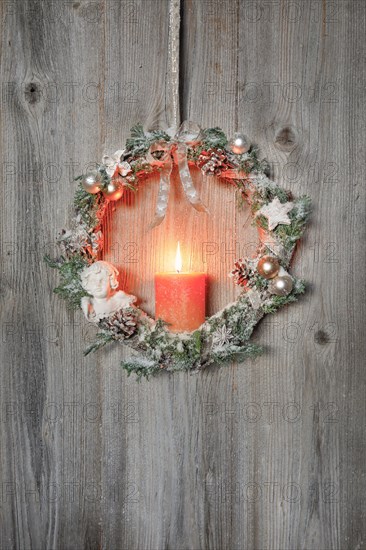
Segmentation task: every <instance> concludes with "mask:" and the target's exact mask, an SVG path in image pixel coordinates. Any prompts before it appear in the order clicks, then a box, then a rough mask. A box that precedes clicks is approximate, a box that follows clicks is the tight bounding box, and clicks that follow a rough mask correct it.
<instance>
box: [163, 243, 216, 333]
mask: <svg viewBox="0 0 366 550" xmlns="http://www.w3.org/2000/svg"><path fill="white" fill-rule="evenodd" d="M205 305H206V274H205V273H188V272H182V271H181V260H180V249H179V243H178V249H177V261H176V271H175V272H172V273H156V274H155V319H162V320H163V321H165V322H166V323H168V324H169V325H168V328H169V330H171V331H172V332H181V331H182V332H183V331H187V332H191V331H193V330H195V329H197V328H198V327H199V326H201V325H202V323H204V321H205Z"/></svg>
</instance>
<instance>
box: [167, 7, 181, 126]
mask: <svg viewBox="0 0 366 550" xmlns="http://www.w3.org/2000/svg"><path fill="white" fill-rule="evenodd" d="M180 3H181V0H169V77H168V78H169V92H170V100H171V107H170V109H171V111H172V112H171V120H169V125H171V126H175V127H176V128H178V127H179V124H180V112H179V33H180Z"/></svg>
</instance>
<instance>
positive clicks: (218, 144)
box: [45, 123, 310, 378]
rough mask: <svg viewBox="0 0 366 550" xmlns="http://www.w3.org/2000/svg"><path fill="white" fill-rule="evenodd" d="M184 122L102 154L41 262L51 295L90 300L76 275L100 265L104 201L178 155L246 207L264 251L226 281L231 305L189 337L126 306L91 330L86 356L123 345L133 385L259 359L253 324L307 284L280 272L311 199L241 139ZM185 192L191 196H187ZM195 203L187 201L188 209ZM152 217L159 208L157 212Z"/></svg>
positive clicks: (136, 131)
mask: <svg viewBox="0 0 366 550" xmlns="http://www.w3.org/2000/svg"><path fill="white" fill-rule="evenodd" d="M185 124H187V123H184V124H183V125H182V127H181V129H180V131H179V132H178V133H174V132H172V131H171V130H166V131H164V130H153V131H149V132H147V131H144V129H143V127H142V125H141V124H137V125H136V126H135V127H133V128H132V129H131V135H130V137H129V138H128V139H127V142H126V148H125V149H124V150H123V151H118V152H117V153H116V154H115V155H114V157H112V158H111V157H104V159H103V162H102V163H101V164H98V165H97V169H96V170H95V171H94V172H93V173H91V174H87V175H82V176H79V177H77V178H75V179H76V180H77V181H78V187H77V189H76V192H75V197H74V207H75V211H76V216H75V218H74V219H73V223H72V228H71V229H70V230H64V231H63V232H62V233H61V235H60V236H59V238H58V244H59V245H60V247H61V255H60V256H59V257H58V258H56V259H51V258H50V257H46V258H45V260H46V261H47V263H48V265H49V266H50V267H53V268H56V269H58V271H59V274H60V279H61V280H60V284H59V286H57V288H55V289H54V292H55V293H57V294H58V295H59V296H60V297H62V298H64V299H65V300H67V302H68V304H69V306H70V307H71V308H79V307H81V302H82V298H83V297H84V296H87V295H88V293H87V292H86V291H85V289H84V288H83V286H82V280H81V276H82V272H83V270H84V269H86V268H87V267H88V266H90V265H91V264H93V263H94V262H96V261H97V260H98V258H100V252H101V250H102V246H103V235H102V222H103V218H104V215H105V213H106V211H107V207H108V205H109V203H110V201H111V200H118V198H120V197H121V196H122V194H123V192H124V190H125V189H131V190H133V191H137V190H138V189H139V187H140V184H141V183H142V181H143V180H144V179H145V178H147V177H148V176H149V175H150V174H152V173H158V172H160V173H161V172H162V171H164V166H165V161H166V160H167V158H169V161H170V162H172V161H171V159H172V158H173V159H174V160H176V157H175V155H176V154H177V152H178V154H179V150H180V155H181V159H182V158H183V157H184V158H185V160H186V161H187V162H188V164H189V165H195V166H197V167H198V168H199V169H201V171H202V172H203V173H204V174H208V175H214V176H217V177H218V178H220V179H222V180H226V181H229V182H230V183H231V184H232V185H233V186H234V187H235V188H236V190H237V191H238V193H239V195H240V197H241V198H242V199H244V200H246V201H247V202H248V203H249V205H250V208H251V212H252V215H253V223H254V224H255V225H256V226H257V227H258V230H259V235H260V244H259V246H258V250H257V254H256V256H255V257H251V258H239V259H238V260H237V261H236V262H235V264H234V265H233V269H232V272H231V273H230V276H231V277H232V279H233V281H234V283H235V284H237V285H238V286H239V287H240V288H241V293H240V295H239V297H238V298H237V300H236V301H235V302H234V303H231V304H229V305H227V306H226V307H224V308H223V309H222V310H221V311H219V312H218V313H216V314H215V315H213V316H211V317H209V318H207V319H206V321H205V322H204V323H203V324H202V325H201V326H200V327H199V328H198V329H197V330H195V331H193V332H191V333H188V332H183V333H178V334H177V333H173V332H171V331H170V330H169V327H168V326H167V324H166V323H165V322H164V321H163V320H161V319H157V320H155V319H152V318H151V317H149V316H148V315H147V314H146V313H145V312H143V311H142V310H141V309H140V308H139V307H137V306H135V305H132V304H128V306H127V307H124V308H121V309H120V310H118V311H117V312H114V313H113V314H112V315H109V316H107V317H104V318H103V319H100V320H97V321H96V322H95V323H94V324H96V325H97V326H98V328H99V332H98V334H97V336H96V340H95V342H94V343H93V344H92V345H91V346H89V348H88V349H87V350H86V351H85V354H86V355H87V354H88V353H90V352H92V351H96V350H98V349H99V348H101V347H102V346H104V345H106V344H107V343H109V342H112V341H118V342H120V343H123V344H127V345H128V346H130V347H131V348H132V349H133V350H135V351H136V352H137V353H136V354H135V355H134V356H133V357H132V358H131V359H129V360H128V361H127V362H126V361H125V362H122V367H123V368H125V369H126V370H127V371H128V373H129V374H131V373H132V372H133V373H135V374H136V375H137V376H138V377H139V378H140V377H141V376H146V377H148V376H149V375H152V374H155V373H158V372H161V371H162V370H165V371H169V372H173V371H181V370H183V371H199V370H201V369H203V368H204V367H207V366H209V365H211V364H213V363H224V362H228V361H231V360H234V359H235V360H239V361H240V360H243V359H244V358H246V357H255V356H257V355H258V354H260V353H261V352H262V350H263V349H262V347H261V346H258V345H256V344H254V343H251V342H250V337H251V334H252V332H253V329H254V327H255V325H256V324H257V323H258V321H259V320H260V319H261V318H262V317H263V316H264V315H265V314H266V313H274V312H275V311H277V310H278V309H279V308H281V307H282V306H284V305H285V304H289V303H291V302H294V301H296V300H297V297H298V295H299V294H302V293H303V292H304V291H305V284H304V281H302V280H301V279H297V278H295V277H293V276H291V275H290V274H289V273H288V272H287V271H286V270H287V269H288V267H289V264H290V261H291V258H292V255H293V252H294V249H295V246H296V242H297V240H298V239H299V238H300V237H301V235H302V233H303V231H304V228H305V225H306V222H307V220H308V217H309V214H310V199H309V197H308V196H302V197H299V198H297V199H295V198H293V196H292V194H291V193H290V192H289V191H286V190H284V189H282V188H281V187H279V186H278V185H277V184H276V183H274V182H273V181H272V180H271V179H269V177H268V176H267V174H268V165H267V163H266V162H265V161H263V160H259V158H258V150H257V148H256V147H254V146H249V145H248V144H247V141H246V139H245V136H242V135H241V134H235V136H234V138H233V139H232V140H230V141H229V140H228V138H227V137H226V135H225V133H224V132H223V131H222V130H221V129H220V128H207V129H199V127H196V128H198V130H197V132H196V134H195V136H194V139H191V137H192V136H190V135H189V134H190V131H191V129H192V123H188V129H187V126H185ZM189 125H191V126H189ZM193 126H194V125H193ZM187 136H188V138H187ZM182 143H183V144H184V147H183V150H182ZM182 155H183V157H182ZM182 180H183V176H182ZM182 183H183V181H182ZM185 191H186V195H187V190H186V189H185ZM191 191H192V190H190V189H188V195H189V193H190V192H191ZM193 195H194V193H193ZM191 198H192V196H191ZM196 198H197V197H196V196H193V202H194V201H196ZM163 199H164V197H163ZM198 202H199V201H198ZM163 203H164V200H163ZM196 204H197V201H196ZM160 206H161V205H160ZM163 206H164V204H163ZM165 208H166V206H165ZM158 210H159V206H158V209H157V214H158V215H159V212H158ZM159 221H160V220H158V221H157V223H159Z"/></svg>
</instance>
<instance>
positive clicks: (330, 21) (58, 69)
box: [0, 0, 366, 550]
mask: <svg viewBox="0 0 366 550" xmlns="http://www.w3.org/2000/svg"><path fill="white" fill-rule="evenodd" d="M0 9H1V26H0V28H1V31H0V32H1V68H0V71H1V72H0V74H1V77H0V78H1V90H2V116H1V121H0V125H1V126H0V130H1V131H0V134H1V146H2V151H3V159H4V162H3V185H2V186H1V188H0V194H1V198H2V203H1V226H0V227H1V250H2V269H1V293H0V300H1V314H2V331H3V335H2V344H3V345H2V351H1V354H2V365H3V368H2V369H1V371H0V402H1V422H0V471H1V477H2V486H1V487H2V494H1V501H0V502H1V503H0V525H1V527H0V533H1V535H0V537H1V538H0V548H4V549H5V548H6V549H8V548H27V549H28V548H35V549H38V548H84V547H86V548H89V547H90V548H97V547H101V548H123V549H127V548H128V549H139V550H140V549H146V550H147V549H149V550H156V549H161V548H169V549H178V548H190V549H194V550H196V549H198V548H202V549H208V548H209V549H217V550H219V549H220V550H222V549H229V548H230V549H232V548H233V549H238V550H243V549H244V548H245V549H246V548H250V549H252V548H253V549H254V548H273V549H281V550H282V549H285V548H286V549H293V548H306V549H310V548H313V549H318V548H324V549H325V548H327V549H328V548H332V549H333V548H335V549H342V550H343V548H362V547H363V546H364V542H363V541H364V540H365V535H366V534H365V532H364V521H363V519H364V513H365V510H364V496H363V495H364V491H365V486H364V476H363V455H364V451H365V435H364V429H363V425H364V420H365V400H364V386H365V378H364V377H365V374H364V369H363V361H362V359H363V357H364V355H365V351H366V350H365V339H364V338H362V336H363V330H362V327H363V319H364V316H365V299H364V290H363V288H364V287H363V268H364V265H365V250H364V246H363V241H364V236H365V230H364V226H365V223H364V216H365V191H364V189H363V187H362V184H361V181H362V180H361V178H362V168H363V166H362V163H361V162H360V157H361V155H362V147H363V142H364V139H363V138H364V128H365V115H364V113H363V110H362V102H361V99H362V98H363V94H364V90H363V83H364V79H365V74H364V72H365V67H364V65H363V58H364V55H365V40H364V32H363V31H364V26H365V16H366V7H365V4H364V2H361V1H357V0H356V1H353V2H351V1H348V0H347V1H342V0H337V1H334V2H328V1H325V0H324V1H319V2H318V1H317V0H314V1H311V2H307V3H301V4H300V3H297V2H292V1H287V0H286V1H281V2H264V1H262V0H256V1H255V2H244V1H239V0H230V1H227V2H216V1H209V2H193V1H188V0H186V1H185V2H184V5H183V29H182V39H183V45H182V56H181V59H182V63H183V65H182V89H181V93H182V97H181V103H182V112H183V115H184V118H186V119H187V118H189V119H192V120H195V121H197V122H199V123H201V124H202V125H203V126H208V125H219V126H221V127H223V128H224V129H225V130H226V131H228V132H229V131H233V130H235V129H243V130H244V131H245V132H246V133H247V134H248V135H249V136H250V137H251V139H252V140H253V141H254V142H256V143H258V144H259V146H260V148H261V150H262V152H263V155H265V156H266V157H267V158H268V159H270V160H271V161H273V163H274V165H273V171H274V175H275V177H276V178H277V179H278V180H280V181H281V182H282V183H283V184H284V185H285V186H287V187H289V188H291V189H292V190H293V191H294V193H295V194H297V195H298V194H301V193H303V192H308V193H309V194H310V195H311V196H312V197H313V198H314V200H315V201H316V202H315V213H314V217H313V223H312V227H311V229H310V231H309V232H308V234H307V235H306V237H305V239H304V241H303V244H302V245H301V247H300V248H299V250H298V252H297V257H296V263H295V266H294V271H295V272H296V274H298V275H301V276H303V277H305V278H306V279H307V280H309V281H311V289H310V292H309V293H308V294H307V295H306V297H305V298H304V299H302V300H301V301H300V302H299V304H298V305H295V306H292V307H290V308H288V309H287V310H285V311H282V312H281V313H279V314H277V316H276V317H273V318H270V319H266V320H265V321H263V322H262V324H261V326H260V327H259V328H258V330H257V331H256V335H255V339H256V340H257V341H260V342H262V343H269V346H270V350H269V353H268V355H266V356H264V357H261V358H259V359H258V360H256V361H249V362H247V363H246V364H244V365H232V366H229V367H227V368H221V369H218V368H213V369H211V370H210V371H207V372H204V373H202V374H201V375H199V376H189V375H184V374H180V375H174V376H162V377H160V378H159V379H156V380H152V381H151V382H149V383H145V382H143V383H141V384H137V383H136V382H135V380H133V379H127V378H126V375H125V373H124V372H122V371H121V369H120V367H119V362H120V360H121V357H122V355H123V354H124V353H125V352H124V351H123V350H122V349H120V348H111V349H108V350H105V351H101V352H99V353H98V354H97V355H95V356H93V357H88V358H86V359H84V358H83V357H82V350H83V348H85V346H86V345H87V342H88V340H89V339H90V337H91V331H90V330H89V328H88V327H87V326H86V325H85V322H84V320H83V318H82V316H81V314H80V313H76V314H72V313H67V312H66V311H65V308H64V305H63V304H62V303H61V302H60V301H59V299H58V298H57V297H55V296H52V294H51V289H52V288H53V287H54V286H55V282H56V276H55V274H52V273H50V272H49V270H47V269H46V268H45V266H44V265H43V263H42V256H43V254H44V252H52V245H50V244H49V243H53V242H54V239H55V233H56V231H57V229H58V228H61V227H64V226H66V225H67V223H68V220H69V215H70V213H71V208H70V205H71V196H72V192H73V188H74V184H73V183H72V177H73V176H74V175H76V174H78V173H80V171H81V169H82V167H83V166H84V165H85V164H86V163H88V162H91V161H94V160H95V159H99V158H100V157H101V155H102V153H103V152H109V153H111V152H113V151H114V150H115V149H117V148H119V147H120V146H121V145H122V144H123V143H124V141H125V138H126V137H127V133H128V129H129V127H130V126H131V125H132V124H134V123H136V122H137V121H138V120H140V121H142V122H144V123H145V125H146V126H147V127H151V126H154V125H155V126H157V125H162V124H168V125H169V117H167V113H168V112H169V108H170V100H169V93H168V89H167V81H166V78H165V76H166V69H167V50H168V48H167V39H168V34H167V20H168V2H167V1H165V0H158V1H154V2H150V1H148V0H139V1H138V2H133V3H132V2H119V1H118V2H114V1H112V0H110V1H105V2H104V1H102V0H100V2H95V3H94V2H92V3H91V2H84V1H80V2H74V3H72V2H71V3H68V2H67V3H66V2H65V3H64V2H60V3H55V2H38V1H33V2H30V1H28V0H27V1H25V2H22V3H20V2H14V3H12V2H3V3H0ZM19 52H22V54H21V55H20V54H19ZM194 177H195V182H196V183H197V187H198V188H199V189H200V192H201V195H202V198H203V200H204V201H205V202H206V204H207V205H208V207H209V209H210V216H204V215H198V214H197V213H196V212H193V211H192V210H191V209H190V208H189V206H188V205H187V204H186V203H185V202H184V201H183V200H182V196H181V191H180V188H179V185H178V182H177V180H176V175H175V180H174V181H175V185H174V189H173V190H172V194H171V198H170V205H169V211H168V215H167V219H166V220H165V222H164V226H162V227H159V228H157V229H156V230H154V231H153V232H148V231H146V229H147V226H148V223H149V222H150V220H152V219H153V214H154V207H155V200H156V192H157V182H156V181H154V180H149V182H148V183H146V184H144V186H143V188H142V189H141V191H140V192H139V193H138V194H137V195H136V196H135V197H126V201H125V202H124V203H121V204H120V205H117V208H116V211H115V212H114V213H113V216H111V217H110V219H109V220H108V222H107V224H106V230H107V231H106V233H107V235H106V244H107V251H106V258H107V259H110V260H111V261H113V262H114V263H115V264H116V265H118V266H119V267H120V268H121V272H122V277H121V281H122V284H123V285H125V286H126V288H127V289H128V290H129V291H131V292H136V293H138V295H139V296H140V297H141V298H142V300H143V305H144V307H145V308H146V310H147V311H149V312H150V313H153V294H152V289H153V274H154V272H155V271H156V270H157V269H166V268H168V269H169V268H170V267H169V266H170V264H171V262H172V259H173V255H174V249H175V243H176V241H177V240H178V239H179V240H180V241H181V242H182V248H183V252H184V255H185V258H186V261H187V259H188V261H189V267H190V268H192V269H199V270H201V269H202V270H206V269H207V271H208V272H209V273H210V276H211V286H210V308H211V309H210V313H211V312H212V311H215V310H217V309H218V308H219V307H221V306H222V305H224V304H225V302H226V301H231V300H232V299H233V297H234V296H235V291H234V289H233V287H232V286H231V284H230V281H228V280H227V278H226V274H227V271H228V269H229V268H230V261H231V259H233V257H234V254H232V250H234V249H235V251H236V252H238V253H239V254H240V255H242V254H245V252H246V249H247V248H248V247H249V244H250V243H251V242H255V241H256V235H255V232H253V231H252V228H251V227H250V220H249V219H248V211H247V210H245V209H244V210H243V211H241V212H240V211H238V210H237V209H236V207H235V197H234V194H233V193H232V190H231V189H229V188H228V187H227V186H225V185H222V184H218V182H215V181H214V180H209V179H207V180H206V181H205V180H201V178H200V177H199V175H198V174H197V173H196V172H195V173H194ZM141 219H143V221H144V224H142V223H141ZM236 242H238V243H239V244H236ZM203 243H210V245H209V246H207V245H203ZM202 245H203V246H202ZM205 252H206V254H205ZM136 259H137V260H138V262H137V263H136V262H135V261H134V260H136ZM205 262H207V263H205ZM342 283H343V284H342ZM25 296H26V298H25ZM32 491H33V492H32Z"/></svg>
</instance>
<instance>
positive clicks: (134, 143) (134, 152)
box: [126, 123, 170, 157]
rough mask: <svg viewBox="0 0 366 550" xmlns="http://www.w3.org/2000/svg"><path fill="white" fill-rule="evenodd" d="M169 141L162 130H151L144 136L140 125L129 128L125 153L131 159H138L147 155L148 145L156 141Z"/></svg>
mask: <svg viewBox="0 0 366 550" xmlns="http://www.w3.org/2000/svg"><path fill="white" fill-rule="evenodd" d="M161 140H163V141H170V137H169V136H168V134H167V133H166V132H164V130H151V131H149V132H147V133H146V134H145V131H144V128H143V126H142V124H141V123H138V124H136V125H135V126H133V127H132V128H131V136H130V137H129V138H128V139H127V141H126V151H127V152H128V153H129V155H130V156H132V157H138V156H141V155H144V154H145V153H147V151H148V149H149V147H150V145H151V144H152V143H155V142H156V141H161Z"/></svg>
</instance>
